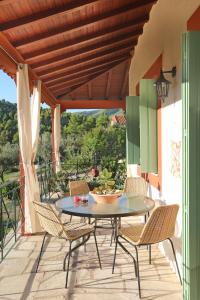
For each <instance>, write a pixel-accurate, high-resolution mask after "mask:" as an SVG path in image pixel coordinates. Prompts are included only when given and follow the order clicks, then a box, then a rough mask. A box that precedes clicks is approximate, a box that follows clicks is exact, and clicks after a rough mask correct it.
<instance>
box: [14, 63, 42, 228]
mask: <svg viewBox="0 0 200 300" xmlns="http://www.w3.org/2000/svg"><path fill="white" fill-rule="evenodd" d="M40 102H41V82H40V81H38V82H37V84H36V86H34V90H33V97H32V101H30V90H29V78H28V66H27V65H20V66H19V67H18V71H17V113H18V130H19V144H20V151H21V157H22V162H23V167H24V175H25V197H24V198H25V199H24V214H25V233H34V232H39V231H41V227H40V224H39V220H38V217H37V215H36V213H35V210H34V207H33V204H32V202H33V201H34V200H35V201H40V192H39V184H38V180H37V175H36V172H35V167H34V160H35V156H36V151H37V145H38V137H39V126H40Z"/></svg>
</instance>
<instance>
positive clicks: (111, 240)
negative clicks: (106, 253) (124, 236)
mask: <svg viewBox="0 0 200 300" xmlns="http://www.w3.org/2000/svg"><path fill="white" fill-rule="evenodd" d="M113 226H114V225H113ZM114 234H115V232H114V227H113V229H112V234H111V239H110V247H111V246H112V242H113V238H114Z"/></svg>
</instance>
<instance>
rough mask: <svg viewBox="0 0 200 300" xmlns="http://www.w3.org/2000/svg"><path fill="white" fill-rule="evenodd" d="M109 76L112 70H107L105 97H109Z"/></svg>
mask: <svg viewBox="0 0 200 300" xmlns="http://www.w3.org/2000/svg"><path fill="white" fill-rule="evenodd" d="M111 77H112V70H110V71H108V78H107V84H106V92H105V99H108V98H109V92H110V85H111Z"/></svg>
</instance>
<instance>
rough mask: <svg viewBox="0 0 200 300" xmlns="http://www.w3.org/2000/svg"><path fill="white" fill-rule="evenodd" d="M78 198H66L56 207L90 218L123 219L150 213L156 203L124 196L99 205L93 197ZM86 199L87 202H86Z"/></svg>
mask: <svg viewBox="0 0 200 300" xmlns="http://www.w3.org/2000/svg"><path fill="white" fill-rule="evenodd" d="M81 198H82V200H81V201H77V197H76V196H73V197H64V198H62V199H60V200H58V201H57V202H56V207H57V208H58V209H59V210H61V211H62V212H63V213H66V214H69V215H72V216H79V217H88V218H121V217H126V216H137V215H142V214H145V213H147V212H149V211H150V210H151V209H153V208H154V206H155V202H154V200H152V199H151V198H149V197H145V196H134V195H131V194H123V195H122V196H121V197H119V198H118V199H117V200H116V201H115V202H113V203H111V204H107V203H103V204H101V203H97V202H95V200H94V199H93V197H92V195H90V194H87V195H82V196H81ZM85 199H86V201H84V200H85Z"/></svg>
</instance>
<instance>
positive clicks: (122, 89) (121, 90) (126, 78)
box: [120, 58, 131, 98]
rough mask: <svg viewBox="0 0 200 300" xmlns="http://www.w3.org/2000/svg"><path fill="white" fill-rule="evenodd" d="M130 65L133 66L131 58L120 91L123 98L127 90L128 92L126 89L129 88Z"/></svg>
mask: <svg viewBox="0 0 200 300" xmlns="http://www.w3.org/2000/svg"><path fill="white" fill-rule="evenodd" d="M130 64H131V58H130V59H129V60H128V61H127V64H126V67H125V72H124V77H123V82H122V85H121V89H120V96H121V98H123V97H124V93H125V90H126V87H127V84H128V75H129V68H130Z"/></svg>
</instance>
